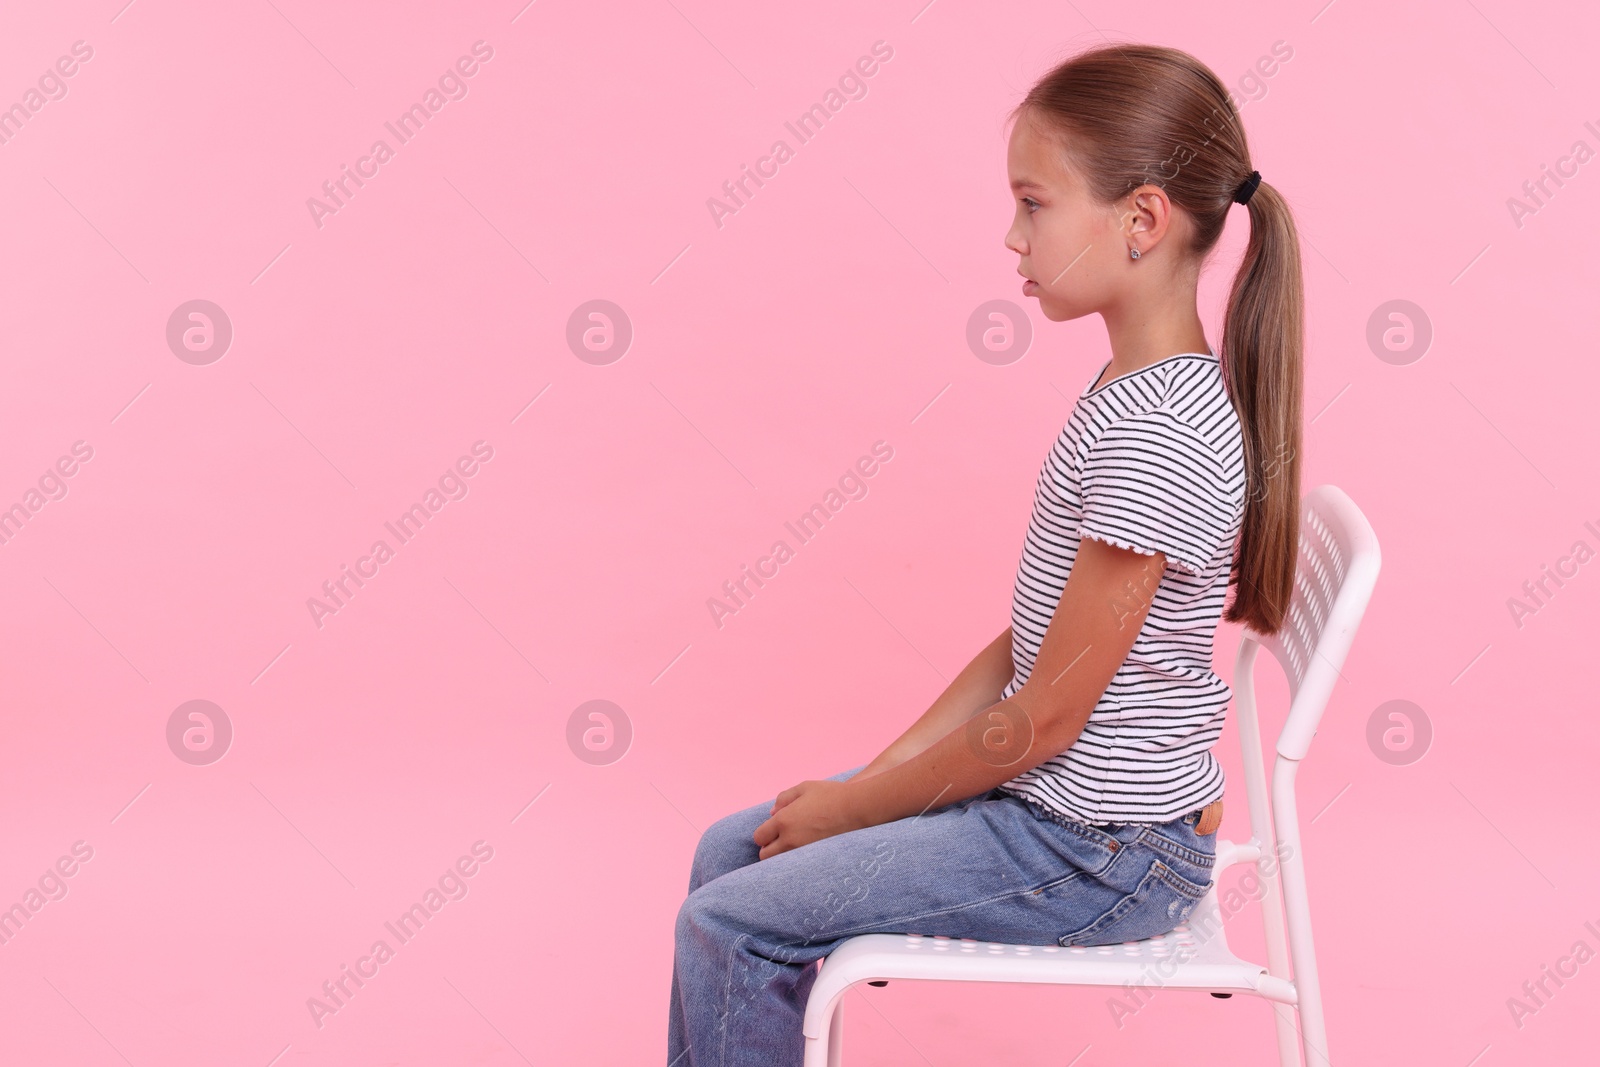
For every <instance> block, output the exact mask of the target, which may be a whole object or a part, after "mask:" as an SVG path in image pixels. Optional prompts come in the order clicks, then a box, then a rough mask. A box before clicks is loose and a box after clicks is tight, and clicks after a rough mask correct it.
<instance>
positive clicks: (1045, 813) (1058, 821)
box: [1012, 794, 1126, 869]
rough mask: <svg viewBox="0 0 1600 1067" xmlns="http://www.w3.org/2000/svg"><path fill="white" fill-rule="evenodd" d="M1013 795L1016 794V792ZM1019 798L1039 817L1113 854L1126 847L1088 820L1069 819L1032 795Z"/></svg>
mask: <svg viewBox="0 0 1600 1067" xmlns="http://www.w3.org/2000/svg"><path fill="white" fill-rule="evenodd" d="M1012 795H1013V796H1015V795H1016V794H1012ZM1017 799H1018V800H1021V801H1022V802H1023V803H1025V804H1027V805H1028V809H1029V810H1030V811H1031V812H1033V813H1034V814H1035V815H1036V816H1037V817H1038V818H1040V819H1043V820H1044V821H1046V822H1049V823H1053V824H1055V825H1056V826H1060V827H1063V828H1065V829H1067V830H1070V831H1072V832H1073V833H1075V834H1077V835H1078V836H1079V837H1081V838H1083V839H1084V840H1086V841H1088V842H1090V843H1091V844H1095V845H1099V846H1100V847H1101V848H1103V849H1105V850H1106V851H1107V852H1110V853H1113V855H1114V854H1115V853H1116V852H1118V851H1120V850H1121V849H1123V848H1125V847H1126V846H1125V845H1123V843H1122V842H1121V841H1118V840H1117V839H1116V838H1115V837H1113V836H1112V835H1111V834H1108V833H1106V832H1105V831H1104V830H1102V829H1100V828H1099V827H1097V826H1091V825H1089V824H1088V823H1086V822H1079V821H1078V820H1076V819H1069V818H1067V817H1066V816H1065V815H1062V814H1061V813H1060V812H1058V811H1055V810H1054V809H1052V808H1047V807H1045V806H1044V805H1043V804H1041V803H1039V802H1038V801H1037V800H1034V799H1033V798H1031V797H1021V796H1019V797H1017ZM1102 869H1103V868H1102Z"/></svg>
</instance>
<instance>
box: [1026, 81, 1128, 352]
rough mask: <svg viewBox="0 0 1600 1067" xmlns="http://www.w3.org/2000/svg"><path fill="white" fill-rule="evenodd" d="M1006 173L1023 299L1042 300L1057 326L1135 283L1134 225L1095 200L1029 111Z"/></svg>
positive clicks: (1094, 309)
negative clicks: (1131, 268)
mask: <svg viewBox="0 0 1600 1067" xmlns="http://www.w3.org/2000/svg"><path fill="white" fill-rule="evenodd" d="M1006 169H1007V172H1008V175H1009V177H1010V180H1011V191H1012V195H1013V196H1014V197H1015V198H1016V205H1017V209H1016V217H1015V218H1014V219H1013V220H1012V222H1011V229H1010V230H1009V231H1008V232H1007V233H1006V247H1007V248H1009V249H1011V251H1013V252H1015V253H1017V254H1018V255H1019V256H1021V257H1022V261H1021V262H1020V263H1018V264H1017V273H1019V274H1021V275H1022V276H1023V277H1024V278H1026V279H1028V281H1027V282H1026V283H1024V285H1023V288H1022V292H1023V295H1025V296H1036V297H1038V298H1039V310H1040V311H1041V312H1043V314H1044V317H1045V318H1047V319H1050V320H1052V321H1055V322H1061V321H1064V320H1067V319H1076V318H1081V317H1082V316H1084V315H1088V314H1092V313H1093V312H1097V311H1101V310H1103V309H1104V308H1106V307H1108V306H1109V305H1110V304H1112V303H1113V302H1114V301H1115V300H1116V298H1117V296H1118V295H1119V293H1120V292H1121V291H1122V289H1123V288H1124V287H1125V286H1126V285H1127V284H1129V275H1128V266H1129V264H1130V263H1131V262H1132V260H1131V257H1130V256H1129V255H1128V249H1129V247H1130V243H1131V242H1133V240H1134V237H1135V236H1136V235H1134V234H1132V233H1130V232H1128V231H1130V230H1131V229H1132V228H1133V227H1132V225H1131V223H1132V222H1133V221H1134V220H1130V219H1128V218H1126V217H1125V216H1124V213H1123V212H1121V211H1120V210H1119V209H1118V207H1117V205H1115V204H1102V203H1098V202H1097V201H1095V200H1094V198H1093V197H1091V196H1090V195H1089V190H1088V188H1087V186H1086V185H1085V184H1084V182H1083V179H1082V178H1081V177H1080V176H1079V175H1078V173H1077V172H1076V171H1075V170H1073V169H1071V168H1070V167H1069V165H1068V164H1067V162H1066V157H1065V155H1064V154H1063V152H1062V150H1061V147H1060V141H1059V140H1056V139H1053V138H1050V137H1046V136H1045V135H1043V133H1042V132H1041V131H1040V129H1039V128H1038V126H1037V124H1036V123H1035V121H1034V120H1033V119H1032V118H1031V117H1030V116H1029V115H1028V113H1027V112H1024V113H1023V114H1022V115H1021V116H1020V117H1019V118H1018V119H1017V122H1016V125H1015V127H1014V128H1013V129H1012V131H1011V143H1010V146H1009V147H1008V149H1007V152H1006Z"/></svg>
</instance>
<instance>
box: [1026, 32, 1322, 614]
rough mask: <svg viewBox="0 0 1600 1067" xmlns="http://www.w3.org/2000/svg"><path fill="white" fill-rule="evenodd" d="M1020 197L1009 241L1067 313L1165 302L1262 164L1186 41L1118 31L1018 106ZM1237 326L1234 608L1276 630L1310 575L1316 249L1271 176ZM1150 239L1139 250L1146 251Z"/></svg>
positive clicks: (1056, 312)
mask: <svg viewBox="0 0 1600 1067" xmlns="http://www.w3.org/2000/svg"><path fill="white" fill-rule="evenodd" d="M1013 117H1014V118H1015V119H1016V123H1015V126H1014V127H1013V130H1012V135H1011V144H1010V148H1009V150H1008V167H1009V170H1010V178H1011V182H1012V186H1013V190H1014V195H1015V196H1016V198H1017V213H1016V218H1015V220H1014V221H1013V223H1012V226H1011V230H1010V232H1009V233H1008V234H1007V236H1006V245H1007V247H1009V248H1011V249H1012V250H1013V251H1015V252H1017V253H1018V254H1019V255H1020V256H1021V257H1022V259H1021V262H1020V264H1019V267H1018V269H1019V271H1020V272H1021V273H1022V274H1023V275H1024V276H1025V277H1027V278H1029V279H1031V281H1032V283H1033V284H1030V285H1029V286H1028V287H1027V291H1028V292H1029V293H1030V294H1032V295H1036V296H1038V298H1039V307H1040V310H1041V311H1042V312H1043V313H1044V314H1045V316H1046V317H1047V318H1050V319H1054V320H1064V319H1074V318H1079V317H1081V316H1084V315H1088V314H1091V313H1095V312H1098V313H1100V314H1102V315H1108V314H1109V315H1115V314H1118V313H1119V312H1123V311H1127V310H1130V309H1139V308H1149V307H1161V306H1164V305H1165V304H1167V303H1168V301H1166V300H1163V299H1160V297H1161V296H1162V295H1170V294H1172V293H1186V294H1188V295H1189V296H1190V297H1192V295H1193V294H1194V292H1195V290H1196V288H1197V286H1198V284H1199V277H1200V267H1201V264H1202V263H1203V262H1204V260H1205V258H1206V256H1207V254H1208V253H1209V252H1210V251H1211V250H1212V249H1213V248H1214V247H1215V246H1216V244H1217V240H1218V238H1220V237H1221V236H1222V228H1223V225H1224V223H1226V222H1227V219H1228V215H1229V212H1230V209H1231V208H1232V207H1233V206H1234V199H1233V197H1234V194H1235V192H1237V191H1238V190H1239V188H1240V186H1241V184H1242V183H1243V182H1244V181H1245V180H1246V179H1247V178H1249V177H1250V173H1251V171H1252V170H1254V169H1255V168H1254V167H1253V166H1252V165H1251V162H1250V148H1249V145H1248V143H1247V142H1246V140H1245V135H1244V127H1243V126H1242V125H1241V124H1240V121H1239V112H1238V109H1237V108H1236V107H1235V105H1234V103H1233V99H1232V97H1230V96H1229V94H1228V91H1227V89H1225V88H1223V85H1222V83H1221V82H1220V81H1218V80H1217V77H1216V75H1214V74H1213V73H1212V72H1211V71H1210V70H1209V69H1208V68H1207V67H1206V66H1205V65H1204V64H1202V63H1201V62H1200V61H1199V60H1197V59H1195V58H1194V57H1193V56H1190V55H1188V54H1187V53H1185V52H1180V51H1177V50H1175V49H1171V48H1158V47H1153V46H1147V45H1109V46H1106V47H1103V48H1096V49H1094V50H1092V51H1089V52H1085V53H1082V54H1080V55H1077V56H1075V57H1073V58H1072V59H1069V60H1067V61H1066V62H1064V63H1062V64H1061V65H1059V66H1057V67H1056V68H1055V69H1054V70H1052V71H1050V72H1049V73H1048V74H1046V75H1045V76H1044V77H1043V78H1042V79H1040V81H1039V83H1038V84H1037V85H1035V86H1034V87H1033V88H1032V89H1031V90H1030V91H1029V92H1028V95H1027V96H1026V97H1025V98H1024V99H1023V101H1022V103H1021V104H1019V105H1018V106H1017V108H1016V111H1015V112H1014V115H1013ZM1248 210H1249V215H1250V241H1249V245H1248V246H1247V247H1246V249H1245V253H1244V259H1243V262H1242V263H1241V264H1240V266H1239V273H1238V275H1237V276H1236V277H1235V278H1234V281H1233V290H1232V292H1231V294H1230V295H1229V298H1228V309H1227V313H1226V318H1225V320H1224V323H1223V330H1222V352H1221V358H1222V364H1223V373H1224V376H1225V379H1226V381H1227V384H1228V392H1229V395H1230V397H1231V398H1232V400H1233V405H1234V408H1235V410H1236V411H1237V412H1238V415H1239V421H1240V425H1241V427H1242V429H1243V436H1244V451H1245V468H1246V481H1247V485H1246V492H1245V513H1244V522H1243V528H1242V530H1241V532H1240V535H1239V545H1238V549H1237V552H1236V555H1235V557H1234V568H1233V580H1234V581H1235V583H1236V584H1237V589H1236V590H1235V595H1234V598H1233V601H1232V603H1231V604H1230V605H1229V608H1228V613H1227V618H1228V619H1229V620H1230V621H1234V622H1242V623H1244V624H1245V625H1247V626H1249V627H1251V628H1252V629H1254V630H1257V631H1259V632H1263V633H1272V632H1275V631H1276V630H1277V629H1278V627H1279V626H1280V625H1281V624H1282V621H1283V617H1284V613H1285V612H1286V611H1287V610H1288V607H1289V599H1290V596H1291V594H1292V592H1293V589H1294V570H1295V562H1296V552H1297V538H1298V531H1299V514H1300V377H1301V350H1302V348H1303V326H1302V321H1303V318H1302V293H1301V281H1300V249H1299V244H1298V241H1297V239H1296V236H1295V228H1294V221H1293V219H1292V217H1291V216H1290V213H1289V206H1288V204H1287V203H1286V202H1285V201H1284V199H1283V198H1282V197H1281V196H1279V195H1278V191H1277V190H1276V189H1274V188H1273V187H1272V186H1271V185H1269V184H1268V183H1266V182H1265V181H1263V182H1261V183H1260V185H1259V186H1257V188H1256V190H1255V192H1254V194H1253V195H1252V196H1251V197H1250V200H1249V203H1248ZM1134 251H1137V252H1138V253H1139V255H1138V258H1134V256H1133V255H1132V253H1133V252H1134Z"/></svg>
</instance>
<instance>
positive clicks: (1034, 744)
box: [753, 537, 1166, 859]
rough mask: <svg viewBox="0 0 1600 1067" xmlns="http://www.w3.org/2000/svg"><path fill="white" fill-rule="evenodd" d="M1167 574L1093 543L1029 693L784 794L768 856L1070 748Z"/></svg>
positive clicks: (923, 804) (963, 793)
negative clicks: (898, 753)
mask: <svg viewBox="0 0 1600 1067" xmlns="http://www.w3.org/2000/svg"><path fill="white" fill-rule="evenodd" d="M1165 568H1166V556H1165V555H1163V554H1162V553H1159V552H1158V553H1156V554H1155V555H1153V556H1149V555H1143V554H1141V553H1138V552H1134V551H1132V550H1130V549H1126V548H1117V547H1115V546H1112V545H1109V544H1107V543H1106V542H1104V541H1098V540H1095V539H1093V538H1088V537H1086V538H1084V539H1083V541H1082V542H1081V544H1080V545H1079V548H1078V554H1077V556H1076V558H1075V559H1074V560H1073V563H1072V570H1071V572H1070V573H1069V574H1068V575H1067V584H1066V588H1064V589H1063V590H1062V591H1061V600H1060V601H1059V602H1058V603H1057V604H1056V609H1055V613H1054V614H1053V615H1052V616H1051V618H1050V625H1049V626H1048V627H1046V628H1045V633H1044V640H1043V641H1042V642H1041V643H1040V647H1039V654H1038V657H1037V658H1036V659H1035V661H1034V666H1033V670H1032V672H1030V674H1029V676H1028V681H1027V682H1026V683H1025V684H1024V685H1023V686H1022V688H1021V689H1019V690H1018V691H1017V692H1016V693H1015V694H1014V695H1012V696H1011V697H1010V698H1008V699H1006V700H1002V701H1000V702H999V703H997V704H995V705H994V706H993V707H991V708H989V709H988V710H987V711H985V712H984V713H983V714H982V715H979V716H977V717H975V718H973V719H972V720H971V721H970V722H966V723H961V724H958V725H956V726H955V727H953V728H951V729H950V730H948V731H947V732H946V733H945V734H944V736H943V737H941V738H939V739H938V740H937V741H936V742H934V744H933V745H931V746H929V747H928V748H926V749H923V750H922V751H921V752H919V753H917V754H916V755H915V756H911V757H910V758H908V759H905V760H904V761H903V762H900V763H898V764H895V765H893V766H891V767H889V768H887V769H886V770H882V771H879V772H878V773H876V774H874V775H872V776H871V777H870V778H864V777H863V776H862V775H856V776H854V777H852V778H850V779H849V780H848V781H843V782H836V781H820V782H819V781H809V782H801V783H800V784H799V785H797V786H794V787H792V788H790V789H786V790H784V791H783V792H782V793H779V794H778V797H777V804H776V806H775V809H774V811H773V815H772V817H771V818H769V819H768V820H767V821H766V822H764V823H762V824H761V825H760V826H758V827H756V830H755V834H754V835H753V836H754V839H755V843H756V844H757V845H759V846H760V847H761V852H760V858H761V859H767V858H768V857H770V856H775V855H777V854H778V853H780V852H786V851H788V850H789V849H792V848H799V847H801V846H802V845H806V844H809V843H811V842H812V841H818V840H821V839H822V838H825V837H832V836H833V835H835V834H842V833H848V832H850V831H851V830H859V829H862V828H863V827H867V826H877V825H878V824H880V823H885V822H890V821H892V820H894V819H903V818H907V817H910V816H915V815H920V814H922V813H923V812H925V811H928V810H929V809H931V808H934V807H937V806H943V805H946V804H953V803H955V802H956V801H958V800H963V799H965V798H967V797H971V796H977V795H978V794H980V793H985V792H988V791H989V790H990V789H993V788H994V787H995V786H997V785H999V784H1001V783H1002V782H1008V781H1010V780H1011V779H1012V778H1015V777H1016V776H1017V775H1019V774H1021V773H1022V772H1023V771H1025V770H1029V769H1031V768H1033V767H1036V766H1038V765H1039V764H1041V763H1043V762H1044V761H1045V760H1047V759H1049V758H1050V757H1052V756H1055V755H1058V754H1060V753H1061V752H1064V751H1066V749H1067V748H1069V747H1071V745H1072V743H1073V742H1074V741H1076V740H1077V739H1078V735H1079V734H1080V733H1082V732H1083V727H1084V724H1085V723H1087V722H1088V721H1089V714H1090V712H1092V711H1093V710H1094V708H1095V705H1096V704H1098V703H1099V702H1100V698H1101V696H1102V695H1104V693H1105V690H1106V686H1108V685H1109V684H1111V679H1112V678H1113V677H1114V676H1115V675H1116V673H1117V670H1118V668H1120V667H1121V666H1122V663H1123V661H1124V660H1125V659H1127V657H1128V653H1129V652H1131V651H1132V650H1133V643H1134V641H1135V640H1136V639H1137V638H1138V636H1139V631H1140V630H1142V629H1143V628H1144V621H1145V617H1146V615H1147V614H1148V613H1149V610H1150V598H1151V596H1152V594H1153V593H1154V592H1155V589H1156V587H1157V585H1158V584H1159V583H1160V581H1161V575H1162V573H1163V571H1164V570H1165ZM930 713H931V711H930ZM898 743H899V742H896V744H898Z"/></svg>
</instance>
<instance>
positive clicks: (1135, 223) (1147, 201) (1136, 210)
mask: <svg viewBox="0 0 1600 1067" xmlns="http://www.w3.org/2000/svg"><path fill="white" fill-rule="evenodd" d="M1123 205H1124V206H1123V209H1122V237H1123V239H1124V240H1125V241H1127V242H1128V247H1129V248H1130V249H1132V248H1137V249H1138V250H1139V254H1140V255H1144V254H1145V253H1146V252H1149V251H1150V250H1151V249H1152V248H1154V247H1155V246H1156V245H1158V244H1160V243H1161V239H1162V238H1163V237H1165V236H1166V235H1167V230H1168V229H1169V228H1170V227H1171V225H1172V201H1171V200H1169V199H1168V198H1167V191H1166V190H1165V189H1163V188H1161V187H1160V186H1159V185H1141V186H1139V187H1138V188H1137V189H1135V190H1134V191H1133V192H1131V193H1129V194H1128V195H1127V196H1126V197H1124V198H1123Z"/></svg>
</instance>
